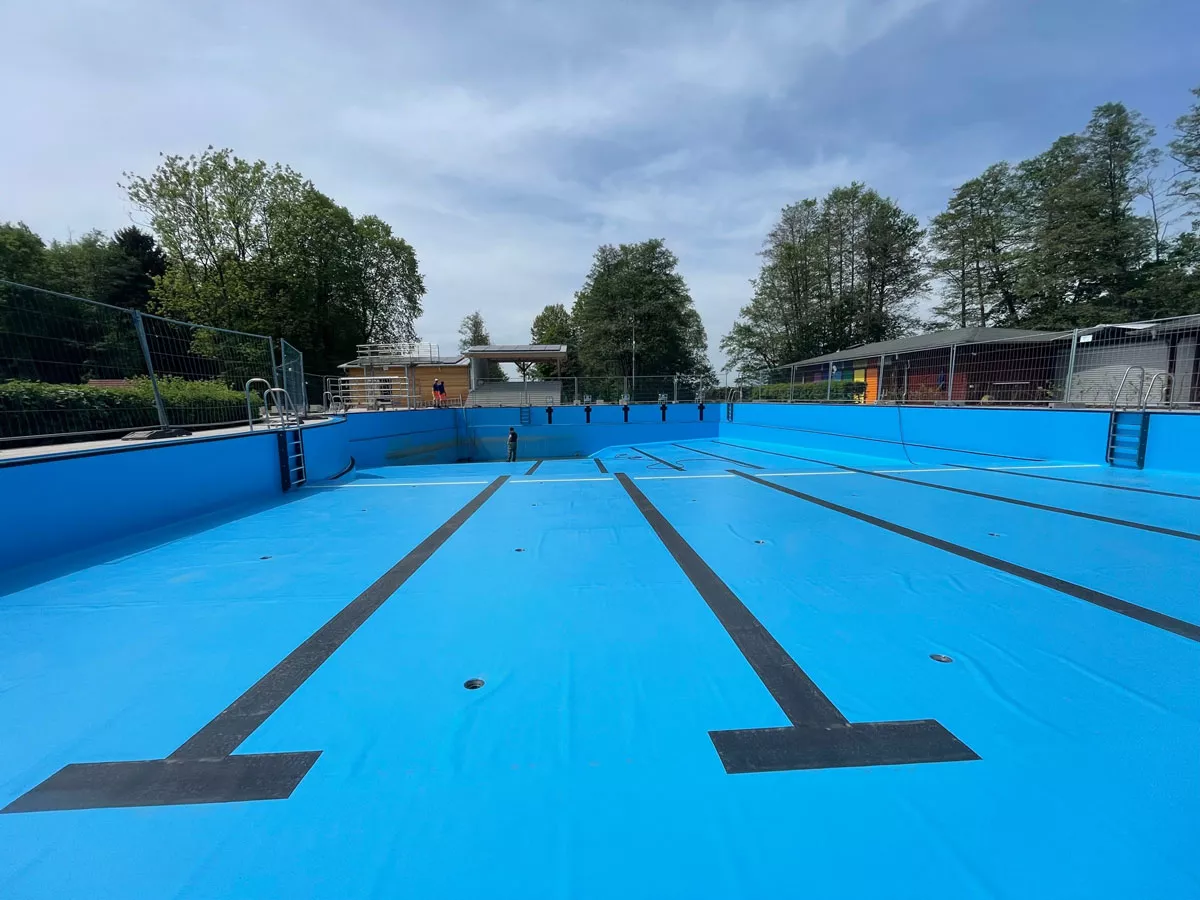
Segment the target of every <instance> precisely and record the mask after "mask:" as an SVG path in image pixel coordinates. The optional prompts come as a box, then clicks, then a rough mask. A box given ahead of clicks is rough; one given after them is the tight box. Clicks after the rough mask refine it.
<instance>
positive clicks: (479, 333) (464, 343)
mask: <svg viewBox="0 0 1200 900" xmlns="http://www.w3.org/2000/svg"><path fill="white" fill-rule="evenodd" d="M491 342H492V337H491V335H490V334H488V330H487V325H486V324H484V321H483V313H481V312H480V311H479V310H475V312H473V313H468V314H467V315H466V316H464V317H463V320H462V322H461V323H460V324H459V326H458V349H459V350H461V351H466V350H468V349H470V348H471V347H484V346H487V345H488V344H490V343H491ZM487 377H488V378H491V379H494V380H496V381H508V375H507V374H506V373H505V371H504V370H503V369H502V368H500V363H498V362H494V361H490V360H489V361H488V366H487Z"/></svg>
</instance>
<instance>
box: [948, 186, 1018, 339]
mask: <svg viewBox="0 0 1200 900" xmlns="http://www.w3.org/2000/svg"><path fill="white" fill-rule="evenodd" d="M1016 212H1017V209H1016V200H1015V194H1014V184H1013V175H1012V171H1011V169H1009V167H1008V165H1007V164H1005V163H1000V164H997V165H994V166H990V167H988V169H987V170H986V171H985V172H984V173H983V174H982V175H980V176H979V177H978V178H972V179H971V180H970V181H968V182H966V183H965V184H963V185H961V186H960V187H959V188H958V189H957V190H955V192H954V194H953V196H952V197H951V198H950V203H949V205H948V207H947V209H946V211H945V212H943V213H941V214H939V215H938V216H936V217H935V218H934V219H933V222H932V223H931V227H930V235H929V243H930V249H931V251H932V252H931V269H932V273H933V275H934V276H935V277H936V278H938V280H939V282H940V285H941V292H942V297H943V302H942V303H941V304H939V305H938V306H936V307H934V310H933V312H934V323H935V324H937V325H944V326H954V327H958V328H966V327H968V326H972V325H992V324H1005V325H1018V324H1020V311H1019V309H1018V307H1019V305H1020V304H1019V298H1018V295H1017V294H1016V291H1015V282H1016V277H1017V273H1016V258H1017V253H1016V244H1017V241H1018V231H1017V224H1016Z"/></svg>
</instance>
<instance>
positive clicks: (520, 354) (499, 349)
mask: <svg viewBox="0 0 1200 900" xmlns="http://www.w3.org/2000/svg"><path fill="white" fill-rule="evenodd" d="M463 356H467V357H470V358H471V359H491V360H495V361H496V362H539V361H541V360H546V359H566V358H567V345H566V344H480V345H478V346H475V347H468V348H467V349H466V350H464V351H463Z"/></svg>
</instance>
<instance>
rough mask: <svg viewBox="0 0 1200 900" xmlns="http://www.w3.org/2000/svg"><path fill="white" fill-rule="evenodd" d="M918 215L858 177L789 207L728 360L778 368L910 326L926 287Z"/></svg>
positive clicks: (765, 252) (767, 245) (728, 339)
mask: <svg viewBox="0 0 1200 900" xmlns="http://www.w3.org/2000/svg"><path fill="white" fill-rule="evenodd" d="M923 236H924V232H923V231H922V230H921V227H920V224H919V222H918V221H917V219H916V217H915V216H912V215H909V214H908V213H906V212H904V211H903V210H902V209H900V207H899V206H897V205H896V203H895V202H894V201H892V200H889V199H887V198H885V197H882V196H880V195H879V194H878V193H876V192H875V191H873V190H871V189H870V188H867V187H866V186H865V185H862V184H858V183H855V184H852V185H850V186H849V187H841V188H835V189H834V190H833V191H831V192H830V193H829V194H828V195H827V196H826V197H824V198H823V199H821V200H816V199H807V200H802V201H800V202H799V203H795V204H792V205H791V206H788V207H785V208H784V209H783V211H782V213H781V215H780V219H779V222H778V223H777V224H776V225H775V227H774V228H772V229H771V231H770V233H769V234H768V235H767V238H766V241H765V242H764V244H763V249H762V251H761V252H760V254H759V255H760V256H761V257H762V259H763V264H762V268H761V270H760V272H759V275H758V277H757V278H756V279H754V280H753V281H752V282H751V286H752V288H753V298H752V299H751V301H750V303H749V304H747V305H746V306H744V307H743V308H742V309H741V311H740V313H739V317H738V320H737V321H736V322H735V323H734V325H733V328H732V329H731V330H730V332H729V334H727V335H726V336H725V337H724V338H723V339H722V340H721V347H722V349H724V350H725V351H726V353H727V354H728V355H729V359H730V366H731V367H733V366H737V367H739V368H740V369H742V370H743V371H749V370H754V369H762V368H773V367H776V366H781V365H785V364H787V363H791V362H796V361H798V360H802V359H806V358H809V357H812V356H819V355H821V354H823V353H827V352H829V351H831V350H840V349H843V348H845V347H850V346H853V345H855V344H863V343H869V342H872V341H879V340H886V339H888V338H893V337H898V336H900V335H902V334H904V333H906V332H907V331H908V330H909V329H910V328H911V327H912V326H913V325H914V324H915V323H914V319H913V316H912V308H913V305H914V300H915V298H916V297H917V296H918V295H919V294H920V293H921V291H922V290H923V289H924V286H925V283H926V279H927V273H926V269H925V265H924V262H923V259H922V238H923Z"/></svg>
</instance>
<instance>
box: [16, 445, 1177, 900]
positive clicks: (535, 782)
mask: <svg viewBox="0 0 1200 900" xmlns="http://www.w3.org/2000/svg"><path fill="white" fill-rule="evenodd" d="M810 431H811V433H810V434H808V435H807V436H805V435H801V436H800V437H796V436H795V435H792V436H791V439H789V440H788V441H787V442H780V440H779V434H778V433H776V432H773V431H770V430H769V429H766V430H762V431H760V432H756V433H755V434H754V435H753V436H748V433H747V432H746V431H741V432H738V431H735V430H734V429H727V430H725V431H717V430H716V429H715V428H714V430H713V433H712V434H711V435H708V436H701V437H697V436H688V437H682V438H680V439H671V440H660V441H650V440H646V441H643V440H641V439H640V438H639V439H638V440H637V441H636V442H628V443H617V444H613V445H611V446H608V447H607V448H606V449H604V450H602V451H600V452H598V453H596V454H595V456H594V457H591V458H580V459H546V460H544V461H540V462H539V461H538V460H536V459H525V460H523V461H522V462H519V463H515V464H508V463H501V462H477V463H463V464H444V465H424V466H386V465H377V466H369V467H361V466H360V467H358V468H356V469H355V470H354V471H353V472H350V473H349V474H346V475H344V476H343V477H340V478H338V479H336V480H327V481H323V482H317V481H314V482H312V483H310V484H308V485H306V486H304V487H302V488H300V489H298V490H293V491H290V492H288V493H287V494H285V495H282V496H281V497H279V498H273V499H267V500H263V501H262V502H259V503H257V504H256V505H253V506H250V507H247V508H245V509H241V510H239V511H238V512H237V513H236V514H226V515H223V516H222V515H217V516H215V517H211V518H208V519H193V520H188V521H186V522H181V523H175V524H173V525H171V526H169V527H168V528H167V530H165V531H158V532H153V533H148V534H146V535H142V536H140V537H130V538H129V539H128V541H127V542H126V543H125V544H122V545H118V546H115V547H113V546H110V549H109V550H108V551H107V552H105V553H103V554H100V555H98V556H96V557H95V558H89V559H87V560H76V561H74V562H62V563H60V564H58V569H57V570H54V571H46V572H45V573H43V574H44V577H41V576H39V577H38V578H32V577H31V578H27V579H25V581H24V582H22V583H21V584H18V585H14V586H13V589H12V590H11V592H10V593H8V594H7V595H6V596H4V597H3V598H2V599H0V622H2V626H3V627H0V660H2V661H3V669H2V671H0V726H2V728H3V735H4V738H3V743H2V746H0V806H3V807H4V810H3V811H4V814H3V815H0V896H3V897H5V898H64V897H89V898H95V900H101V898H104V900H107V898H129V897H179V898H201V897H204V898H208V897H238V898H255V900H257V898H278V897H314V898H318V897H319V898H357V897H394V896H407V897H463V898H466V897H471V898H475V897H484V896H486V897H522V898H527V897H587V898H592V897H595V898H600V897H614V896H623V897H754V896H797V897H828V896H835V895H836V896H842V897H871V898H880V897H928V896H931V895H933V896H936V895H945V896H953V897H956V898H962V897H1005V898H1026V897H1033V896H1038V897H1114V898H1115V897H1122V898H1124V897H1131V896H1151V895H1159V896H1172V897H1179V896H1195V895H1196V894H1197V893H1198V892H1200V861H1198V858H1197V856H1196V853H1195V846H1196V843H1197V839H1198V838H1200V799H1198V798H1200V766H1198V765H1197V759H1198V758H1200V690H1198V688H1200V598H1198V596H1197V590H1196V585H1197V584H1200V552H1198V551H1200V544H1198V543H1197V542H1198V541H1200V476H1197V475H1195V474H1190V473H1188V472H1184V471H1175V472H1172V471H1167V470H1156V471H1150V470H1146V471H1140V470H1121V469H1114V468H1111V467H1109V466H1106V465H1103V464H1101V463H1098V462H1095V461H1072V460H1071V459H1066V460H1063V459H1050V458H1042V457H1044V456H1045V455H1044V454H1034V453H1031V454H1019V453H1014V452H1010V451H1007V450H1006V451H1004V452H1003V453H1001V452H996V453H992V452H989V451H985V450H980V449H977V446H978V445H972V446H973V447H976V449H963V447H964V444H962V443H961V442H960V443H958V444H956V445H954V447H955V448H956V449H950V448H949V447H946V448H944V449H943V448H942V447H939V445H938V444H937V443H936V442H934V441H932V440H931V441H928V442H925V444H926V446H925V448H924V449H923V450H922V451H921V452H920V455H917V454H916V453H915V452H912V451H910V450H909V448H908V447H907V445H906V446H905V448H904V449H905V451H906V452H904V453H900V454H898V453H896V452H892V451H891V450H890V449H889V448H888V447H887V446H886V444H885V443H884V442H882V440H881V439H880V440H875V439H869V438H868V439H863V440H861V441H858V440H856V441H843V442H842V445H841V446H840V448H839V449H831V446H832V445H831V444H830V443H829V441H828V439H822V438H820V433H824V434H826V435H827V434H828V433H829V432H830V427H829V426H828V425H822V426H821V427H819V428H818V427H815V426H814V427H812V428H811V430H810ZM650 436H651V437H653V435H650ZM876 438H878V436H876ZM912 440H913V441H914V442H916V441H915V439H912ZM910 456H911V458H912V460H913V461H910V459H909V457H910Z"/></svg>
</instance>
